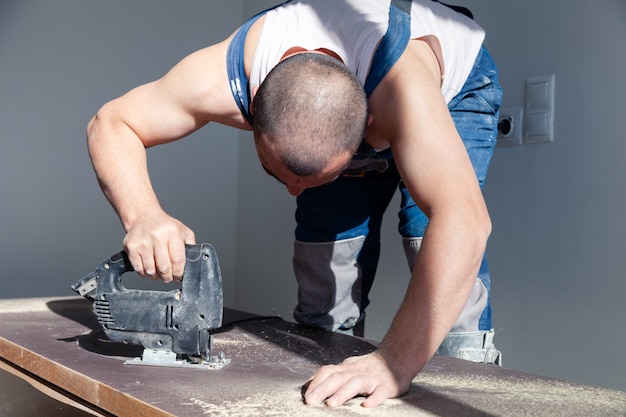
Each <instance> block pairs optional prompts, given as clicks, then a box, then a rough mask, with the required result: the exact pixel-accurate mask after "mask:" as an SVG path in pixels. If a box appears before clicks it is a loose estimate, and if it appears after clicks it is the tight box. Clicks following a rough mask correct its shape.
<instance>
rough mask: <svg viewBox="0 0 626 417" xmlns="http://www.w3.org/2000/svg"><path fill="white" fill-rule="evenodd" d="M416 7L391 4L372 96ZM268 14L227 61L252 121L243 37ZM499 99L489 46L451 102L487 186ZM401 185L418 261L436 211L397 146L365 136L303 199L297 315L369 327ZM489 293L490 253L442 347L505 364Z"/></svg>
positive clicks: (328, 325) (402, 214) (318, 322)
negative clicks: (401, 163) (426, 209)
mask: <svg viewBox="0 0 626 417" xmlns="http://www.w3.org/2000/svg"><path fill="white" fill-rule="evenodd" d="M277 7H278V6H277ZM410 9H411V1H410V0H392V2H391V7H390V10H389V27H388V30H387V33H386V34H385V36H384V37H383V39H382V40H381V43H380V45H379V47H378V49H377V50H376V52H375V54H374V57H373V59H372V69H371V70H370V73H369V75H368V78H367V80H366V83H365V85H364V89H365V91H366V93H367V94H368V96H369V95H370V94H371V93H372V91H374V89H375V87H376V85H377V84H378V82H379V81H380V80H381V79H382V78H383V77H384V76H385V74H386V73H387V72H388V71H389V69H391V68H392V67H393V65H394V64H395V62H396V61H397V59H398V58H399V57H400V56H401V55H402V53H403V52H404V50H405V48H406V45H407V44H408V41H409V38H410ZM263 13H264V12H262V13H260V14H258V15H256V16H255V17H253V18H252V19H250V20H249V21H248V22H246V23H245V24H244V25H243V26H242V27H241V29H240V30H239V31H238V33H237V34H236V35H235V37H234V38H233V41H232V42H231V45H230V46H229V51H228V58H227V69H228V73H229V79H230V84H231V89H232V92H233V97H234V99H235V101H236V102H237V104H238V105H239V108H240V110H241V111H242V113H243V114H244V115H245V116H246V118H247V120H248V121H249V122H250V124H253V123H254V120H253V116H252V114H250V112H249V103H250V92H249V88H248V80H247V78H246V76H245V72H244V68H243V44H244V41H245V37H246V33H247V31H248V29H249V28H250V26H251V25H252V24H253V23H254V21H256V19H257V18H258V17H260V16H261V15H262V14H263ZM501 98H502V90H501V88H500V86H499V85H498V77H497V70H496V66H495V64H494V63H493V61H492V59H491V57H490V55H489V54H488V52H487V51H486V50H485V49H484V48H482V49H481V51H480V53H479V55H478V57H477V58H476V61H475V64H474V67H473V69H472V71H471V73H470V75H469V77H468V79H467V81H466V83H465V85H464V86H463V88H462V90H461V91H460V92H459V94H457V95H456V96H455V97H454V98H453V99H452V100H451V101H450V103H449V105H448V108H449V110H450V114H451V116H452V119H453V121H454V123H455V125H456V127H457V130H458V132H459V134H460V136H461V138H462V140H463V142H464V144H465V146H466V149H467V151H468V154H469V156H470V159H471V161H472V164H473V166H474V169H475V172H476V176H477V178H478V181H479V183H480V186H481V187H482V186H483V184H484V181H485V178H486V174H487V168H488V165H489V161H490V159H491V155H492V153H493V148H494V146H495V142H496V137H497V120H498V110H499V107H500V103H501ZM396 189H399V190H400V193H401V207H400V211H399V213H398V217H399V227H398V230H399V232H400V235H401V236H402V238H403V246H404V249H405V254H406V256H407V260H408V262H409V268H412V266H413V263H414V261H415V258H416V256H417V253H418V251H419V247H420V244H421V239H422V236H424V232H425V230H426V226H427V224H428V218H427V217H426V216H425V215H424V213H423V212H422V211H421V210H420V209H419V208H418V207H417V205H416V204H415V202H414V201H413V199H412V198H411V196H410V195H409V193H408V190H407V189H406V187H405V186H404V183H403V182H402V180H401V178H400V174H399V173H398V170H397V168H396V165H395V163H394V160H393V157H392V155H391V151H390V150H389V149H387V150H384V151H381V152H377V151H375V150H374V149H372V148H371V147H370V146H369V145H367V144H366V143H365V142H363V143H362V145H361V146H360V148H359V150H358V151H357V153H356V154H355V156H354V158H353V161H352V163H351V164H350V166H349V167H348V169H347V170H346V171H345V172H344V173H343V175H341V176H340V177H339V178H338V179H337V180H335V181H334V182H332V183H330V184H327V185H324V186H321V187H316V188H311V189H307V190H305V191H304V192H303V193H302V194H300V195H299V196H298V197H297V209H296V221H297V227H296V231H295V235H296V241H295V244H294V259H293V261H294V272H295V275H296V279H297V281H298V286H299V291H298V305H297V307H296V308H295V310H294V318H295V319H296V321H298V322H299V323H301V324H304V325H309V326H316V327H321V328H324V329H327V330H330V331H344V332H348V333H352V331H353V329H354V328H355V326H356V328H360V329H362V322H363V320H364V317H365V308H366V307H367V305H368V304H369V298H368V294H369V291H370V289H371V287H372V284H373V282H374V276H375V273H376V268H377V265H378V260H379V253H380V227H381V223H382V219H383V214H384V212H385V210H386V208H387V206H388V204H389V202H390V201H391V199H392V197H393V195H394V194H395V191H396ZM489 290H490V275H489V269H488V266H487V260H486V257H484V258H483V262H482V264H481V267H480V271H479V275H478V277H477V279H476V283H475V286H474V290H473V292H472V294H471V295H470V298H469V300H468V302H467V305H466V306H465V309H464V310H463V312H462V313H461V315H460V317H459V319H458V320H457V323H456V324H455V326H454V327H453V328H452V330H451V332H450V333H449V335H448V337H447V338H446V340H445V341H444V343H443V344H442V345H441V347H440V348H439V351H438V353H440V354H445V355H449V356H454V357H460V358H463V359H468V360H473V361H477V362H485V363H500V361H501V354H500V352H498V351H497V350H496V349H495V347H494V346H493V342H492V339H493V335H494V332H493V329H492V328H491V326H492V324H491V306H490V302H489ZM359 323H360V325H359Z"/></svg>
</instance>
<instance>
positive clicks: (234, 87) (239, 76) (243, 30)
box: [226, 0, 291, 126]
mask: <svg viewBox="0 0 626 417" xmlns="http://www.w3.org/2000/svg"><path fill="white" fill-rule="evenodd" d="M290 1H291V0H287V1H285V2H283V3H281V4H278V5H276V6H273V7H270V8H269V9H266V10H263V11H262V12H260V13H257V14H256V15H254V16H253V17H252V18H250V19H249V20H248V21H247V22H245V23H244V24H243V25H242V26H241V27H240V28H239V30H238V31H237V33H236V34H235V36H234V37H233V39H232V40H231V42H230V45H228V51H227V52H226V71H227V73H228V82H229V83H230V91H231V92H232V94H233V98H234V99H235V103H237V106H238V107H239V111H241V114H243V115H244V116H245V118H246V120H247V121H248V123H250V126H252V125H253V124H254V117H253V116H252V113H251V112H250V103H251V101H252V96H251V91H250V84H249V80H248V77H246V71H245V67H244V60H243V53H244V45H245V43H246V36H247V35H248V31H249V30H250V27H252V25H253V24H254V22H256V21H257V20H258V19H259V17H261V16H263V15H264V14H265V13H267V12H268V11H269V10H272V9H275V8H276V7H280V6H282V5H283V4H285V3H289V2H290Z"/></svg>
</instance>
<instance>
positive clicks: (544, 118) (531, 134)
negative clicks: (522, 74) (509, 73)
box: [524, 74, 555, 143]
mask: <svg viewBox="0 0 626 417" xmlns="http://www.w3.org/2000/svg"><path fill="white" fill-rule="evenodd" d="M554 82H555V76H554V74H552V75H541V76H537V77H530V78H528V79H527V80H526V106H525V113H526V114H525V116H526V117H525V123H524V127H525V129H524V143H547V142H553V141H554Z"/></svg>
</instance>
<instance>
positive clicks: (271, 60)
mask: <svg viewBox="0 0 626 417" xmlns="http://www.w3.org/2000/svg"><path fill="white" fill-rule="evenodd" d="M390 3H391V0H341V1H339V0H299V1H292V2H289V3H287V4H285V5H283V6H280V7H277V8H275V9H272V10H270V11H268V12H267V13H266V15H265V22H264V24H263V29H262V31H261V35H260V38H259V42H258V45H257V49H256V51H255V54H254V59H253V62H252V69H251V74H250V87H251V89H253V88H254V87H258V86H259V85H260V84H261V82H262V81H263V79H265V77H266V76H267V74H268V73H269V71H270V70H271V69H272V68H274V66H275V65H276V64H277V63H278V62H279V61H280V59H281V58H282V56H283V55H284V53H285V52H286V51H287V50H288V49H290V48H292V47H295V46H299V47H302V48H305V49H308V50H314V49H318V48H325V49H329V50H331V51H333V52H335V53H336V54H337V55H339V57H340V58H341V60H342V61H343V62H344V64H346V65H347V67H348V68H350V69H351V70H352V71H353V72H354V73H355V74H356V76H357V78H358V79H359V80H360V81H361V83H362V84H365V79H366V77H367V74H368V72H369V69H370V64H371V61H372V56H373V55H374V52H375V50H376V47H377V45H378V43H379V42H380V40H381V38H382V37H383V35H384V34H385V32H386V31H387V25H388V20H389V6H390ZM484 37H485V32H484V30H483V29H482V28H481V27H480V26H479V25H478V24H477V23H476V22H474V21H473V20H472V19H470V18H468V17H466V16H464V15H462V14H461V13H457V12H455V11H454V10H452V9H450V8H449V7H446V6H444V5H442V4H439V3H437V2H435V1H432V0H413V5H412V8H411V39H416V38H423V39H424V40H426V41H427V42H428V43H429V45H430V46H431V48H432V49H433V51H434V52H435V54H436V56H437V59H438V61H439V66H440V68H441V73H442V74H443V77H442V85H441V92H442V94H443V96H444V97H445V99H446V102H449V101H450V100H451V99H452V98H453V97H454V96H455V95H456V94H457V93H458V92H459V91H460V90H461V87H462V86H463V84H464V83H465V80H466V79H467V77H468V75H469V73H470V71H471V69H472V67H473V65H474V61H475V59H476V56H477V55H478V52H479V50H480V47H481V45H482V42H483V40H484Z"/></svg>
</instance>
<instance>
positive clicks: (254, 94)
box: [248, 87, 259, 115]
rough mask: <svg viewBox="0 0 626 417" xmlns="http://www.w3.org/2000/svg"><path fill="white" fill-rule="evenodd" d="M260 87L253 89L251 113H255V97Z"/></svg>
mask: <svg viewBox="0 0 626 417" xmlns="http://www.w3.org/2000/svg"><path fill="white" fill-rule="evenodd" d="M258 89H259V87H254V88H253V89H252V98H251V99H250V108H249V109H248V110H250V114H252V115H254V97H256V92H257V90H258Z"/></svg>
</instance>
